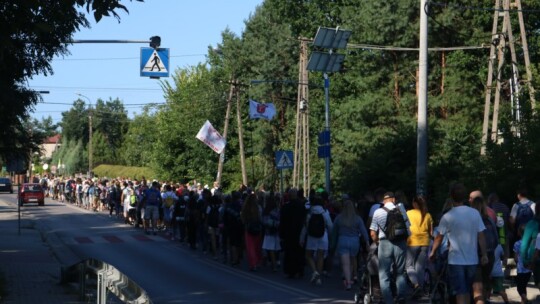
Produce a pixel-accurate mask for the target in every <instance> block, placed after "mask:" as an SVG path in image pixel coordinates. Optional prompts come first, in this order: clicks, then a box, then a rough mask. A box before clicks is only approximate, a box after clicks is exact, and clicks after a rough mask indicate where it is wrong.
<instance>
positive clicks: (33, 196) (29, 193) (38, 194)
mask: <svg viewBox="0 0 540 304" xmlns="http://www.w3.org/2000/svg"><path fill="white" fill-rule="evenodd" d="M28 203H37V204H38V205H39V206H44V205H45V194H44V193H43V188H41V185H40V184H22V186H20V187H19V204H20V205H21V206H22V205H24V204H28Z"/></svg>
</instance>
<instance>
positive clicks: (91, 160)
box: [88, 104, 94, 177]
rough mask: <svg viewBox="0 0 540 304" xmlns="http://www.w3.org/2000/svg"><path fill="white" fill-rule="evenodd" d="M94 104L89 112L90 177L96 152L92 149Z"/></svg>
mask: <svg viewBox="0 0 540 304" xmlns="http://www.w3.org/2000/svg"><path fill="white" fill-rule="evenodd" d="M92 148H93V147H92V104H90V110H89V111H88V177H92V175H93V174H92V166H93V158H94V156H93V155H94V150H93V149H92Z"/></svg>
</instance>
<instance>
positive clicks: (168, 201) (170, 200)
mask: <svg viewBox="0 0 540 304" xmlns="http://www.w3.org/2000/svg"><path fill="white" fill-rule="evenodd" d="M164 204H165V207H167V208H170V207H171V206H172V205H173V204H174V198H173V197H172V194H166V197H165V199H164Z"/></svg>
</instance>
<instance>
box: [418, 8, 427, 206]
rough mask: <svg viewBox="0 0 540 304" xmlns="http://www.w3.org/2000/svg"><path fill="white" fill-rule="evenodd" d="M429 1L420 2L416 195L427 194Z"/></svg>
mask: <svg viewBox="0 0 540 304" xmlns="http://www.w3.org/2000/svg"><path fill="white" fill-rule="evenodd" d="M426 4H427V0H421V1H420V46H419V54H418V57H419V58H418V65H419V66H418V78H419V79H418V89H419V90H418V91H419V92H418V127H417V130H416V132H417V142H416V147H417V151H416V194H417V195H425V194H426V190H427V189H426V182H427V148H428V119H427V104H428V100H427V83H428V77H427V71H428V54H427V52H428V17H427V12H426V11H427V9H428V6H427V5H426Z"/></svg>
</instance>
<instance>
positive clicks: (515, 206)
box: [510, 199, 536, 219]
mask: <svg viewBox="0 0 540 304" xmlns="http://www.w3.org/2000/svg"><path fill="white" fill-rule="evenodd" d="M528 202H529V200H528V199H526V200H521V201H519V202H517V203H515V204H514V206H512V210H510V217H513V218H514V219H515V218H516V216H517V212H518V208H519V207H518V204H527V203H528ZM531 203H532V204H531V209H532V212H533V213H534V210H535V208H536V203H535V202H533V201H531Z"/></svg>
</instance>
